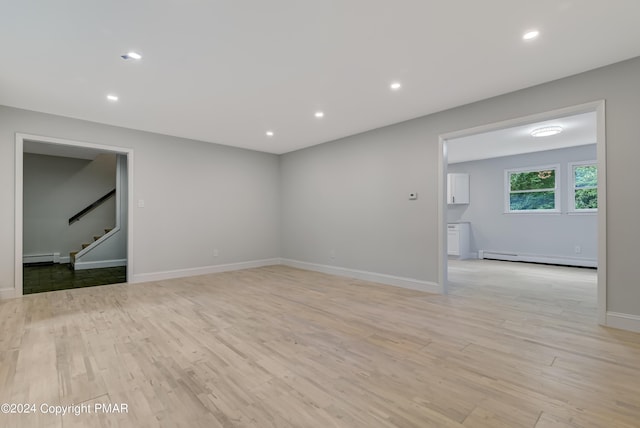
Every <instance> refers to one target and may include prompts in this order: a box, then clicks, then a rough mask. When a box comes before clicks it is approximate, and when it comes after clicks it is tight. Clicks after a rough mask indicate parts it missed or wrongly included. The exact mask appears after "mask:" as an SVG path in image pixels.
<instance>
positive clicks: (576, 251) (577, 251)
mask: <svg viewBox="0 0 640 428" xmlns="http://www.w3.org/2000/svg"><path fill="white" fill-rule="evenodd" d="M573 251H574V252H575V253H576V254H580V253H582V247H581V246H580V245H576V246H575V247H573Z"/></svg>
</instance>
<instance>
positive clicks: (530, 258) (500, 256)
mask: <svg viewBox="0 0 640 428" xmlns="http://www.w3.org/2000/svg"><path fill="white" fill-rule="evenodd" d="M478 258H479V259H487V260H505V261H511V262H528V263H544V264H549V265H562V266H579V267H593V268H595V267H598V261H597V260H592V259H578V258H573V257H563V256H546V255H542V254H518V253H511V252H503V251H488V250H480V251H478Z"/></svg>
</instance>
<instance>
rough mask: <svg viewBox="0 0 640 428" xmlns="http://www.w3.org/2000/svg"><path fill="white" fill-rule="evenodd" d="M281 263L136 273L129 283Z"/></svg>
mask: <svg viewBox="0 0 640 428" xmlns="http://www.w3.org/2000/svg"><path fill="white" fill-rule="evenodd" d="M279 264H280V259H279V258H273V259H263V260H251V261H247V262H239V263H229V264H224V265H213V266H203V267H197V268H188V269H176V270H168V271H163V272H152V273H140V274H136V275H134V276H133V278H132V279H129V283H138V282H149V281H162V280H165V279H174V278H186V277H189V276H197V275H208V274H211V273H220V272H228V271H234V270H242V269H251V268H257V267H262V266H273V265H279Z"/></svg>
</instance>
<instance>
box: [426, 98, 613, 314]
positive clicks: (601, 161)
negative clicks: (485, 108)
mask: <svg viewBox="0 0 640 428" xmlns="http://www.w3.org/2000/svg"><path fill="white" fill-rule="evenodd" d="M589 112H595V113H596V151H597V158H598V159H597V162H598V323H600V324H602V325H606V324H607V182H606V180H607V174H606V167H607V162H606V132H605V101H604V100H599V101H594V102H590V103H585V104H580V105H576V106H570V107H565V108H561V109H558V110H552V111H547V112H544V113H539V114H534V115H530V116H524V117H519V118H516V119H509V120H505V121H502V122H496V123H491V124H488V125H482V126H477V127H474V128H469V129H463V130H460V131H455V132H448V133H446V134H442V135H440V137H439V140H440V150H439V167H438V182H439V189H438V199H439V201H440V209H439V210H438V223H439V231H438V240H439V243H440V245H439V248H440V251H439V255H438V260H439V266H440V272H439V275H438V281H439V282H440V285H441V289H442V292H443V294H446V293H447V291H448V284H447V283H448V278H447V268H448V266H447V265H448V263H447V235H446V233H447V199H446V197H447V164H448V153H447V140H451V139H453V138H460V137H468V136H471V135H475V134H480V133H483V132H489V131H496V130H500V129H505V128H511V127H514V126H520V125H527V124H531V123H536V122H542V121H545V120H552V119H557V118H561V117H565V116H571V115H576V114H581V113H589Z"/></svg>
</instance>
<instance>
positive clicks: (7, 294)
mask: <svg viewBox="0 0 640 428" xmlns="http://www.w3.org/2000/svg"><path fill="white" fill-rule="evenodd" d="M14 297H16V289H15V288H0V300H4V299H13V298H14Z"/></svg>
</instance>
